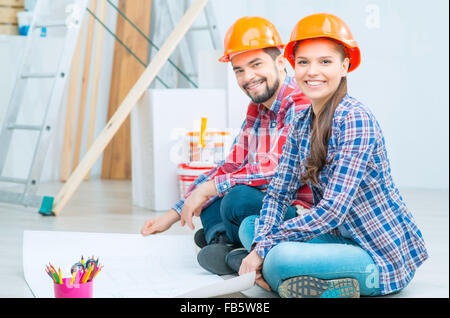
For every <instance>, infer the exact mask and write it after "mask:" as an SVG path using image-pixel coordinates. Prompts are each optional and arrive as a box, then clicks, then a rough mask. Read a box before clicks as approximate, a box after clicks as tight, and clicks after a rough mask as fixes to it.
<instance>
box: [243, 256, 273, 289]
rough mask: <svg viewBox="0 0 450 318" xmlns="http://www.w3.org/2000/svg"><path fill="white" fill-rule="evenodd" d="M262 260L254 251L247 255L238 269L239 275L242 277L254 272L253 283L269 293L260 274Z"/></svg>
mask: <svg viewBox="0 0 450 318" xmlns="http://www.w3.org/2000/svg"><path fill="white" fill-rule="evenodd" d="M263 261H264V260H263V259H262V258H261V256H259V255H258V253H256V251H255V250H253V251H251V252H250V254H248V255H247V256H246V257H245V258H244V259H243V260H242V263H241V267H240V268H239V275H244V274H247V273H250V272H253V271H255V272H256V276H255V281H256V283H257V284H258V285H259V286H261V287H262V288H264V289H266V290H268V291H270V290H271V289H270V286H269V284H267V282H266V281H265V280H264V278H263V277H262V274H261V270H262V265H263Z"/></svg>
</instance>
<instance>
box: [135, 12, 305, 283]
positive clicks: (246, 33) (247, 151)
mask: <svg viewBox="0 0 450 318" xmlns="http://www.w3.org/2000/svg"><path fill="white" fill-rule="evenodd" d="M224 46H225V52H224V56H222V57H221V58H220V59H219V61H220V62H231V65H232V67H233V70H234V72H235V74H236V80H237V82H238V84H239V86H240V88H241V89H242V90H243V91H244V92H245V93H246V94H247V95H248V96H249V97H250V98H251V100H252V102H251V103H250V104H249V106H248V109H247V114H246V118H245V120H244V123H243V124H242V127H241V130H240V133H239V134H238V136H237V137H236V138H235V140H234V143H233V145H232V147H231V151H230V154H229V155H228V157H227V159H226V160H225V161H223V162H221V163H220V164H218V166H217V167H215V168H214V169H212V170H211V171H209V172H208V173H206V174H203V175H201V176H200V177H198V178H197V180H196V181H195V182H194V183H193V184H192V185H191V187H190V188H189V189H188V192H187V195H186V197H185V198H184V199H182V200H180V201H179V202H178V203H177V204H176V205H175V206H174V207H173V208H172V209H171V210H170V211H169V212H167V213H166V214H164V215H163V216H161V217H158V218H155V219H149V220H147V221H146V223H145V225H144V227H143V228H142V230H141V233H142V235H149V234H155V233H160V232H163V231H165V230H167V229H168V228H170V226H171V225H172V224H174V223H175V222H177V221H178V220H181V225H182V226H184V225H185V224H187V225H188V226H189V227H190V228H191V229H194V225H193V223H192V217H193V216H200V219H201V221H202V225H203V229H201V230H199V231H197V233H196V234H195V238H194V239H195V242H196V244H197V245H198V246H199V247H200V248H202V249H201V250H200V252H199V253H198V261H199V263H200V265H201V266H202V267H203V268H205V269H207V270H208V271H210V272H213V273H215V274H219V275H224V274H230V273H233V272H237V271H238V269H239V266H240V262H241V260H242V258H243V257H245V256H246V255H247V252H246V251H244V250H243V249H236V248H239V247H241V246H242V245H241V243H240V241H239V236H238V229H239V225H240V223H241V222H242V220H243V219H244V218H245V217H247V216H249V215H259V211H260V209H261V207H262V199H263V197H264V194H265V193H264V191H265V189H266V188H267V186H268V184H269V183H270V180H271V179H272V177H273V176H274V173H275V170H276V167H277V165H278V162H279V160H280V157H281V153H282V148H283V145H284V142H285V140H286V135H287V132H288V129H289V126H290V124H291V122H292V121H293V119H294V117H295V113H296V112H298V111H300V110H301V109H304V108H306V107H307V106H308V105H309V100H308V99H307V98H306V97H304V95H303V94H301V93H300V91H299V89H298V87H297V85H296V83H295V81H294V79H293V78H291V77H289V76H287V74H286V69H285V67H286V61H285V59H284V57H283V55H282V54H281V53H282V52H281V49H282V47H283V43H282V41H281V38H280V35H279V34H278V31H277V30H276V28H275V26H274V25H273V24H272V23H270V22H269V21H268V20H266V19H264V18H261V17H244V18H241V19H239V20H237V21H236V22H235V23H234V24H233V25H232V26H231V27H230V29H229V30H228V32H227V34H226V36H225V40H224ZM298 199H299V200H297V201H296V203H297V204H300V205H301V206H303V207H306V208H308V207H309V206H311V203H312V194H311V191H310V189H309V188H308V187H307V186H305V187H304V188H303V191H300V194H299V197H298ZM293 204H295V203H293ZM287 217H293V215H291V216H287Z"/></svg>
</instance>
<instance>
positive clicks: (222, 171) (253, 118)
mask: <svg viewBox="0 0 450 318" xmlns="http://www.w3.org/2000/svg"><path fill="white" fill-rule="evenodd" d="M309 104H310V101H309V100H308V98H306V97H305V96H304V95H303V94H302V93H301V92H300V90H299V88H298V86H297V84H296V83H295V80H294V79H293V78H292V77H289V76H286V79H285V81H284V83H283V85H282V87H281V88H280V90H279V92H278V95H277V97H276V99H275V101H274V102H273V104H272V106H271V107H270V109H267V108H266V107H265V106H264V105H262V104H255V103H253V102H251V103H250V105H249V106H248V109H247V115H246V118H245V121H244V123H243V124H242V126H241V130H240V132H239V134H238V135H237V137H236V138H235V140H234V142H233V145H232V146H231V151H230V154H229V155H228V157H227V159H226V160H225V161H222V162H221V163H219V164H218V165H217V166H216V167H215V168H214V169H212V170H211V171H209V172H207V173H205V174H203V175H201V176H199V177H198V178H197V179H196V180H195V182H193V183H192V185H191V186H190V187H189V189H188V191H187V194H186V196H185V198H187V197H188V196H189V195H190V193H191V192H192V191H194V190H195V189H196V188H197V186H198V185H200V184H202V183H204V182H206V181H209V180H212V179H214V181H215V184H216V189H217V192H218V194H219V197H222V196H223V195H225V194H226V193H227V192H228V191H229V190H230V189H231V188H232V187H233V186H234V185H236V184H246V185H249V186H253V187H257V188H258V189H260V190H262V191H266V189H267V187H268V185H269V183H270V181H271V180H272V177H273V176H274V174H275V170H276V168H277V165H278V163H279V161H280V158H281V154H282V151H283V145H284V143H285V141H286V135H287V132H288V130H289V127H290V126H291V123H292V122H293V120H294V118H295V115H296V113H298V112H299V111H301V110H303V109H305V108H307V107H308V106H309ZM185 198H184V199H182V200H180V201H179V202H177V204H176V205H175V206H174V207H173V209H174V210H175V211H177V212H178V213H181V210H182V208H183V204H184V200H185ZM216 199H217V196H215V197H211V198H210V199H209V200H208V202H207V203H206V204H205V206H204V207H203V208H205V207H207V206H208V205H209V204H211V203H212V202H213V201H215V200H216ZM312 202H313V200H312V193H311V190H310V188H309V187H308V186H307V185H305V186H304V187H302V189H301V190H300V191H298V195H297V197H296V198H295V199H294V200H293V201H292V202H291V204H292V205H296V204H299V205H302V206H304V207H306V208H309V207H311V206H312Z"/></svg>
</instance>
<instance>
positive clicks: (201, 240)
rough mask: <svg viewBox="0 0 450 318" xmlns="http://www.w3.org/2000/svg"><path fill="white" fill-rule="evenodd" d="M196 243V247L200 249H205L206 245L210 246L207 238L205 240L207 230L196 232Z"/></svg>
mask: <svg viewBox="0 0 450 318" xmlns="http://www.w3.org/2000/svg"><path fill="white" fill-rule="evenodd" d="M194 242H195V245H197V246H198V247H200V248H203V247H205V246H206V245H208V243H207V242H206V238H205V230H204V229H203V228H202V229H200V230H198V231H197V232H195V235H194Z"/></svg>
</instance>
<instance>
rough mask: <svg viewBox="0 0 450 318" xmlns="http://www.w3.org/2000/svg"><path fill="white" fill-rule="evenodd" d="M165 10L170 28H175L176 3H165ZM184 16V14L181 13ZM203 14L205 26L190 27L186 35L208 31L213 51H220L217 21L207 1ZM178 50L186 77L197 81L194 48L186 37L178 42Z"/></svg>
mask: <svg viewBox="0 0 450 318" xmlns="http://www.w3.org/2000/svg"><path fill="white" fill-rule="evenodd" d="M186 1H187V0H185V7H186ZM165 3H166V6H167V10H168V12H169V18H170V21H171V23H172V27H175V26H176V25H177V23H178V21H177V18H176V16H175V11H176V10H175V8H174V6H175V5H177V6H178V5H179V4H178V3H177V4H175V3H174V2H173V1H165ZM183 14H184V12H183ZM203 14H204V17H205V21H206V24H205V25H202V26H192V27H191V28H190V29H189V31H188V34H190V33H194V32H205V31H208V33H209V37H210V39H211V44H212V48H213V49H214V50H218V49H222V46H223V45H222V43H223V42H222V40H221V37H220V34H219V29H218V27H217V20H216V16H215V14H214V10H213V8H212V5H211V1H208V3H207V4H206V6H205V8H204V9H203ZM179 49H180V51H181V52H183V53H182V54H180V59H181V63H182V65H183V66H182V68H183V70H184V71H185V72H186V73H187V75H188V76H190V77H192V78H195V79H196V80H197V81H198V73H197V71H196V70H197V69H198V67H197V64H198V63H197V60H196V59H195V58H194V55H195V52H196V51H195V48H194V47H193V46H192V43H190V42H189V41H188V36H186V37H185V38H184V39H182V40H181V41H180V44H179Z"/></svg>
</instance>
